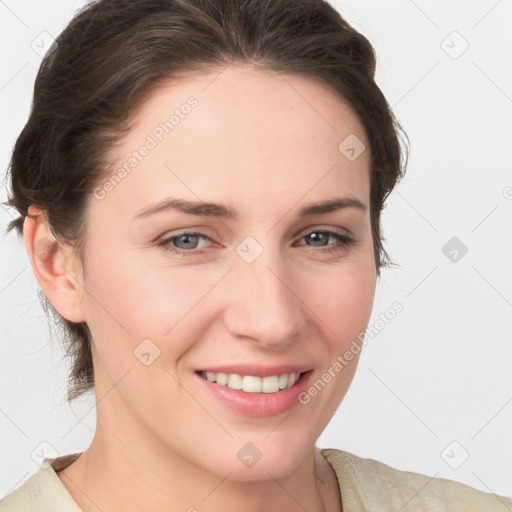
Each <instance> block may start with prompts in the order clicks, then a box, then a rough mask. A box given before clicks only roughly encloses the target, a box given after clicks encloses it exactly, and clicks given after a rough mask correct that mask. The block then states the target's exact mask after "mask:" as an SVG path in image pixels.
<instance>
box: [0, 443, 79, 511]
mask: <svg viewBox="0 0 512 512" xmlns="http://www.w3.org/2000/svg"><path fill="white" fill-rule="evenodd" d="M79 456H80V453H74V454H70V455H64V456H62V457H58V458H56V459H45V460H44V461H43V465H42V466H41V467H40V468H39V470H38V471H37V472H36V473H35V474H34V475H32V476H31V477H30V478H29V479H28V480H26V481H25V482H24V483H23V484H21V486H20V487H18V488H17V489H16V490H14V491H13V492H11V493H10V494H8V495H7V496H5V497H4V498H3V499H2V500H0V512H35V511H37V512H82V511H81V509H80V508H79V507H78V505H77V504H76V502H75V501H74V500H73V498H72V497H71V495H70V494H69V492H68V490H67V489H66V488H65V487H64V485H63V484H62V482H61V481H60V479H59V477H58V476H57V473H56V472H57V471H59V470H60V469H64V467H67V466H68V465H70V464H71V463H72V462H73V461H74V460H76V459H77V458H78V457H79Z"/></svg>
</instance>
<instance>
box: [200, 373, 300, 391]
mask: <svg viewBox="0 0 512 512" xmlns="http://www.w3.org/2000/svg"><path fill="white" fill-rule="evenodd" d="M196 373H197V374H198V375H199V376H200V377H202V378H203V379H205V380H207V381H209V382H211V383H213V384H216V385H218V386H225V387H228V388H230V389H235V390H240V391H245V392H246V393H278V392H279V391H281V390H283V389H288V388H291V387H292V386H294V385H295V384H296V383H297V382H298V381H299V380H300V379H301V377H302V376H303V375H305V374H306V373H309V372H302V373H297V372H296V373H283V374H280V375H270V376H268V377H257V376H255V375H240V374H238V373H221V372H205V371H199V372H196Z"/></svg>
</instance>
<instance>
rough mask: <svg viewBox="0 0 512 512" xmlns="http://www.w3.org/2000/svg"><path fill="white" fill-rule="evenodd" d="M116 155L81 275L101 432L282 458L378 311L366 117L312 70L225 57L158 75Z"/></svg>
mask: <svg viewBox="0 0 512 512" xmlns="http://www.w3.org/2000/svg"><path fill="white" fill-rule="evenodd" d="M340 144H341V146H340ZM363 144H364V145H365V146H366V148H367V149H366V150H365V149H364V146H363ZM112 158H113V159H114V160H115V165H113V166H112V172H111V174H110V175H108V176H107V177H106V179H105V181H104V182H102V183H100V184H99V186H98V188H97V189H96V190H95V192H94V195H92V196H91V197H90V200H89V202H88V233H87V240H86V243H87V247H86V251H87V256H86V266H85V268H86V274H85V282H84V283H83V285H84V291H83V293H84V295H83V303H82V308H83V314H84V317H85V319H86V322H87V324H88V325H89V328H90V330H91V333H92V336H93V347H92V348H93V357H94V371H95V380H96V393H97V399H98V400H99V402H98V404H97V417H98V424H97V432H96V435H97V436H103V437H104V439H110V440H112V439H116V440H117V441H119V442H121V443H122V444H125V449H126V450H128V451H130V452H131V454H132V455H133V456H134V457H135V460H141V459H142V458H144V457H148V460H153V461H154V460H157V459H158V458H161V460H169V459H170V458H171V459H172V460H174V459H176V460H181V462H182V464H183V465H186V464H192V465H195V466H199V467H201V468H204V469H206V470H208V471H210V472H213V473H215V474H218V475H222V477H225V476H226V475H227V474H228V473H230V472H231V473H230V478H231V479H234V480H256V479H261V478H264V479H266V478H268V473H267V472H269V473H270V474H272V475H273V476H274V477H276V478H279V477H281V476H283V475H286V474H288V473H289V472H290V471H292V470H293V469H294V468H295V467H297V465H298V464H299V463H300V462H301V460H302V459H303V458H304V457H305V455H306V454H308V453H310V451H311V450H312V448H313V446H314V444H315V442H316V440H317V438H318V436H319V435H320V434H321V432H322V431H323V430H324V428H325V427H326V425H327V423H328V422H329V420H330V419H331V417H332V416H333V414H334V412H335V411H336V409H337V407H338V405H339V404H340V402H341V400H342V398H343V397H344V395H345V393H346V391H347V388H348V386H349V384H350V382H351V380H352V377H353V374H354V371H355V368H356V364H357V360H358V354H359V347H360V346H361V341H360V340H361V339H362V336H361V333H362V332H363V331H364V329H365V327H366V325H367V323H368V320H369V317H370V313H371V308H372V303H373V296H374V289H375V281H376V268H375V261H374V252H373V243H372V237H371V225H370V204H369V165H370V152H369V145H368V142H367V139H366V136H365V133H364V131H363V128H362V126H361V124H360V122H359V121H358V119H357V117H356V116H355V114H354V113H353V112H352V111H351V109H349V108H348V107H347V105H346V104H345V103H343V102H342V101H341V100H339V99H338V98H335V97H334V96H333V95H331V94H330V93H329V92H328V90H327V89H326V88H324V86H322V85H319V84H318V83H316V82H313V81H310V80H308V79H305V78H300V77H297V76H287V77H286V78H285V77H282V76H279V75H275V74H271V73H267V72H264V71H258V70H254V69H252V68H250V67H248V66H231V67H229V68H228V69H226V70H224V71H223V72H222V73H220V74H218V73H217V72H215V73H208V74H205V75H202V76H199V75H196V76H194V77H190V78H187V79H183V80H180V81H178V82H174V83H171V84H167V86H166V87H161V88H160V89H159V90H158V91H157V92H155V93H154V94H153V95H152V96H151V97H150V98H149V99H148V100H147V101H146V102H145V104H144V106H143V108H142V110H141V111H140V112H139V115H138V117H137V120H136V123H135V125H134V128H133V129H132V130H131V131H130V132H129V133H128V134H127V135H126V136H125V137H124V138H123V140H122V144H121V145H120V146H119V147H117V148H115V150H114V152H113V153H112ZM120 169H124V171H122V170H120ZM337 199H339V200H341V202H340V203H339V205H338V206H339V207H338V208H336V209H332V208H330V209H329V208H325V209H324V210H323V211H322V208H317V209H312V208H311V205H316V204H319V203H324V202H326V201H332V200H337ZM177 200H179V201H181V204H182V205H185V204H186V203H187V204H188V203H193V204H194V205H195V206H194V207H193V208H190V209H189V213H187V212H186V211H181V210H180V209H177V208H172V207H171V206H170V204H171V203H170V202H171V201H177ZM214 203H215V204H216V205H219V206H213V204H214ZM166 205H167V206H166ZM220 205H222V206H220ZM186 209H187V208H185V210H186ZM192 209H193V210H194V212H195V213H190V211H191V210H192ZM228 212H229V213H230V214H229V215H228ZM301 212H302V214H301ZM187 235H188V236H187ZM358 337H359V339H358ZM354 340H355V342H354ZM347 351H349V352H350V354H351V355H352V357H350V355H349V356H348V357H347V355H346V353H347ZM202 371H209V372H211V373H210V374H209V377H210V378H211V379H214V378H215V379H218V380H219V382H218V383H217V382H216V383H214V382H209V381H208V380H206V379H204V378H203V377H202V376H201V372H202ZM291 373H302V374H304V375H302V376H301V379H300V380H299V381H298V382H297V383H296V384H295V385H294V386H293V387H291V388H289V389H284V387H285V386H288V384H289V383H290V380H289V378H287V377H284V376H283V375H284V374H291ZM219 374H220V375H219ZM222 374H228V375H227V376H225V375H222ZM229 374H238V375H241V377H242V379H240V378H237V377H236V376H230V375H229ZM246 375H247V376H255V377H260V378H245V379H244V378H243V377H244V376H246ZM261 377H267V378H266V379H261ZM226 379H228V384H229V385H230V386H232V387H239V386H240V385H242V386H244V387H245V389H246V390H247V391H243V389H242V390H233V389H231V387H229V386H227V385H222V384H224V382H225V380H226ZM315 383H316V386H315ZM261 385H262V386H263V388H264V390H265V391H266V392H259V393H258V392H254V391H255V390H257V389H258V386H261ZM250 386H255V387H254V388H251V387H250ZM276 386H277V388H279V389H280V388H281V387H283V389H282V390H280V391H277V392H275V390H276V389H277V388H276ZM251 390H252V391H251ZM182 467H184V466H182ZM190 467H193V466H190Z"/></svg>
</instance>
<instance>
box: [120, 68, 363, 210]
mask: <svg viewBox="0 0 512 512" xmlns="http://www.w3.org/2000/svg"><path fill="white" fill-rule="evenodd" d="M346 141H348V142H346ZM354 144H355V146H354ZM347 145H348V146H354V147H355V150H356V151H357V153H359V152H360V151H361V150H362V148H365V147H366V150H364V151H362V152H361V153H360V154H358V155H356V156H357V158H353V153H352V155H351V154H350V153H349V154H348V155H347V153H346V149H347V147H346V146H347ZM144 147H146V148H147V149H144ZM349 149H351V148H349ZM140 153H144V155H143V156H142V157H141V155H140ZM113 156H114V160H115V165H114V166H113V168H112V169H111V171H112V172H113V173H115V172H116V169H119V168H121V167H123V166H124V168H125V170H126V171H128V173H129V174H128V173H126V174H128V175H127V176H126V178H123V182H122V183H120V184H119V185H118V186H116V187H115V190H113V191H112V194H111V196H115V195H120V191H121V190H122V195H123V196H125V198H126V196H130V195H131V196H133V198H134V200H133V207H134V208H137V207H143V206H144V204H145V202H147V201H148V200H150V199H155V198H158V197H159V196H162V195H165V194H171V195H174V196H182V197H189V198H191V197H194V196H196V197H194V198H195V199H197V198H201V199H203V198H204V200H209V199H211V198H212V196H215V197H214V198H215V200H221V199H224V200H225V202H232V199H233V196H236V197H237V198H238V200H239V201H241V202H242V203H243V202H244V201H245V202H246V204H247V201H249V202H250V201H251V200H255V199H259V198H260V196H261V194H266V196H267V197H272V196H274V198H275V199H278V198H279V197H284V196H289V197H290V198H292V197H295V200H296V201H299V200H300V198H301V197H302V196H305V194H308V195H309V196H308V199H310V200H311V199H314V198H315V194H320V195H322V198H325V194H326V193H331V191H332V190H333V188H336V189H337V190H336V192H338V191H339V192H346V193H348V194H350V195H353V196H356V197H359V198H360V199H361V200H365V199H366V198H367V197H368V194H369V164H370V151H369V145H368V142H367V140H366V134H365V132H364V129H363V127H362V124H361V123H360V121H359V119H358V117H357V115H356V114H355V113H354V111H353V110H352V108H351V107H350V106H349V105H348V104H347V102H345V101H344V100H343V99H342V98H341V97H338V95H335V94H333V93H332V92H331V91H330V90H329V89H328V88H327V87H326V86H324V85H323V84H321V83H320V82H318V81H315V80H313V79H310V78H306V77H301V76H297V75H281V74H277V73H275V72H271V71H264V70H259V69H254V68H253V67H251V66H247V65H246V66H241V65H236V66H235V65H231V66H228V67H227V68H225V69H223V70H218V71H214V72H208V73H202V74H195V75H191V76H188V77H186V78H181V79H179V80H173V81H169V82H166V83H162V84H160V86H159V87H158V88H157V89H156V90H155V91H154V92H153V93H152V94H151V95H150V96H149V97H148V98H147V99H146V101H145V102H144V103H143V105H142V106H141V108H140V109H139V110H138V112H137V115H136V117H134V119H133V128H132V129H131V130H130V131H129V132H128V133H127V134H126V135H125V136H124V138H123V139H122V141H121V144H120V145H119V146H118V147H117V148H116V149H115V152H114V153H113ZM351 156H352V158H350V157H351ZM122 174H125V173H122ZM248 187H249V188H248Z"/></svg>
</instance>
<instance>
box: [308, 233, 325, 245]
mask: <svg viewBox="0 0 512 512" xmlns="http://www.w3.org/2000/svg"><path fill="white" fill-rule="evenodd" d="M309 236H310V237H311V239H312V240H313V242H318V241H320V242H321V241H322V239H324V242H325V241H326V240H327V237H326V235H325V233H311V234H310V235H309ZM316 245H319V246H322V245H325V244H321V243H320V244H316Z"/></svg>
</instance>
